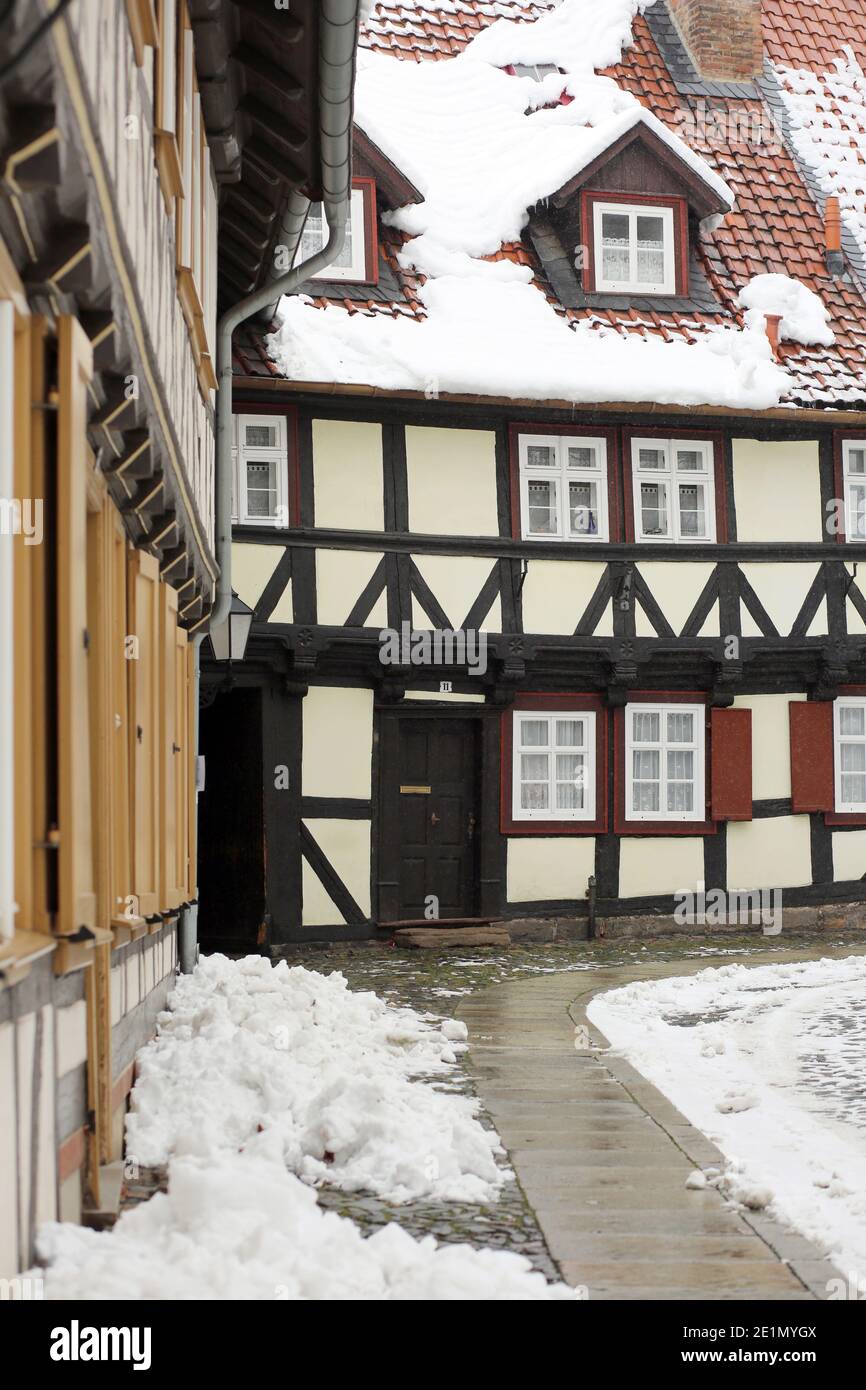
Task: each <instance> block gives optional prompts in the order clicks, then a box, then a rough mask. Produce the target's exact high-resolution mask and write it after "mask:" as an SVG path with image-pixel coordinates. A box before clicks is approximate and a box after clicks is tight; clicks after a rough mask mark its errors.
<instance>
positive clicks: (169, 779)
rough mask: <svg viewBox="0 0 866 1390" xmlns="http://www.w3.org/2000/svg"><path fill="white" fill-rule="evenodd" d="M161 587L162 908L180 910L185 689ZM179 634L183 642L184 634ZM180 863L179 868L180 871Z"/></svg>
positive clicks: (172, 615)
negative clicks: (181, 685)
mask: <svg viewBox="0 0 866 1390" xmlns="http://www.w3.org/2000/svg"><path fill="white" fill-rule="evenodd" d="M160 587H161V598H162V602H161V604H160V608H161V613H162V632H161V640H162V659H163V679H162V692H161V694H162V699H161V706H160V746H161V751H162V796H161V801H162V875H161V877H162V906H163V908H174V907H180V905H181V903H182V902H184V901H185V899H186V815H185V812H184V808H183V796H182V792H181V787H183V790H184V791H185V789H186V788H185V782H184V777H183V757H184V753H185V743H186V737H185V733H184V726H185V724H186V708H185V697H186V690H185V689H183V690H182V689H181V688H180V681H179V677H178V630H179V629H178V626H177V590H176V589H172V588H171V586H170V585H168V584H163V585H161V586H160ZM181 634H182V636H183V639H184V644H185V643H186V633H185V632H183V631H182V629H181ZM181 864H182V869H181Z"/></svg>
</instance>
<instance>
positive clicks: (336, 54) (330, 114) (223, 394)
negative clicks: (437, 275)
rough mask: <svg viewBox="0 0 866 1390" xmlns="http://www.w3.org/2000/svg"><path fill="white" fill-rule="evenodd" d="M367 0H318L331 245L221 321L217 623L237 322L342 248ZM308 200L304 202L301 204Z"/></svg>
mask: <svg viewBox="0 0 866 1390" xmlns="http://www.w3.org/2000/svg"><path fill="white" fill-rule="evenodd" d="M360 3H361V0H320V14H319V141H320V148H321V172H322V202H323V204H324V209H325V216H326V218H327V222H328V228H329V236H328V240H327V243H326V245H325V246H324V247H323V248H322V250H321V251H320V252H318V254H317V255H315V256H311V257H310V258H309V259H308V260H306V261H304V262H302V263H301V264H300V265H297V266H292V268H291V269H290V270H288V271H286V273H285V274H283V275H280V276H277V277H274V278H269V279H268V281H267V283H266V284H264V285H263V286H262V287H261V289H258V290H256V291H255V292H254V293H253V294H250V295H247V296H246V297H245V298H244V299H241V300H239V301H238V303H237V304H234V305H233V306H232V308H230V309H227V310H226V312H225V313H224V314H223V315H222V317H221V318H220V321H219V323H218V325H217V373H216V374H217V408H216V460H215V494H216V496H215V501H216V508H215V518H214V549H215V555H216V561H217V564H218V566H219V576H218V578H217V582H216V593H215V599H214V606H213V609H212V610H211V613H210V617H209V622H208V626H209V627H218V626H219V625H220V623H222V622H224V621H225V620H226V618H227V617H228V612H229V607H230V605H231V598H232V563H231V556H232V466H231V465H232V336H233V334H234V331H235V329H236V328H237V327H238V325H239V324H241V323H243V322H244V320H245V319H248V318H251V317H252V315H253V314H257V313H260V312H261V311H262V310H263V309H266V308H268V307H269V306H274V305H275V304H276V303H277V301H278V300H279V298H280V297H281V296H282V295H284V294H291V292H292V290H293V289H295V288H296V287H297V286H298V285H300V284H303V282H304V281H305V280H307V279H309V277H310V276H311V275H315V274H317V273H318V272H319V271H320V270H325V269H326V268H327V266H329V265H330V264H331V263H332V261H334V259H335V258H336V257H337V256H338V255H339V254H340V251H341V250H342V247H343V242H344V240H345V237H346V219H347V217H348V214H349V197H350V192H351V187H352V103H353V94H354V85H355V53H356V50H357V42H358V23H359V9H360ZM302 204H303V206H302ZM308 208H309V199H307V198H303V197H295V198H293V199H290V202H289V209H288V211H287V214H286V216H285V217H284V220H283V229H284V230H285V232H286V235H287V237H289V236H291V237H293V238H294V242H293V244H290V243H288V242H287V245H288V246H290V255H291V258H292V259H294V255H295V251H296V250H297V246H298V242H299V240H300V234H301V231H302V230H303V223H304V219H305V217H306V214H307V209H308ZM204 635H205V634H204V633H198V634H197V636H196V637H195V639H194V646H195V674H194V681H195V701H194V708H195V720H196V727H195V731H194V741H193V746H194V747H195V748H196V749H198V686H199V658H200V654H201V644H202V641H203V639H204ZM197 935H198V905H197V904H193V905H192V906H191V907H189V908H187V910H186V911H185V912H184V913H183V915H182V917H181V923H180V928H179V933H178V936H179V959H180V968H181V970H182V971H183V973H184V974H189V972H190V971H192V970H193V969H194V968H195V960H196V955H197Z"/></svg>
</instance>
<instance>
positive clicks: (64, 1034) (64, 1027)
mask: <svg viewBox="0 0 866 1390" xmlns="http://www.w3.org/2000/svg"><path fill="white" fill-rule="evenodd" d="M86 1061H87V1004H86V1002H85V1000H84V999H77V1000H76V1001H75V1003H74V1004H68V1005H67V1006H66V1008H64V1009H58V1010H57V1075H58V1076H64V1075H65V1073H66V1072H68V1071H71V1070H72V1068H73V1067H80V1066H81V1064H82V1062H86Z"/></svg>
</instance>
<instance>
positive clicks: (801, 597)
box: [740, 562, 827, 637]
mask: <svg viewBox="0 0 866 1390" xmlns="http://www.w3.org/2000/svg"><path fill="white" fill-rule="evenodd" d="M740 569H741V571H742V573H743V574H744V575H745V577H746V579H748V581H749V583H750V584H751V586H752V588H753V589H754V591H755V593H756V594H757V595H758V598H759V599H760V600H761V603H762V604H763V605H764V608H765V609H766V611H767V613H768V614H769V616H770V617H771V618H772V620H773V622H774V623H775V625H776V628H777V629H778V631H779V632H780V633H781V634H782V636H783V637H787V635H788V634H789V632H790V631H791V628H792V627H793V626H794V623H795V622H796V620H797V615H798V613H799V612H800V609H801V608H802V607H803V604H804V602H805V600H806V595H807V593H808V592H809V587H810V585H811V583H812V580H813V579H814V578H815V575H816V574H817V573H818V565H796V564H790V563H789V564H779V565H776V564H772V563H768V564H764V563H757V562H756V563H754V564H753V563H748V564H744V565H740ZM740 615H741V619H742V628H743V636H744V637H759V636H760V635H761V629H760V628H759V627H758V625H757V623H756V622H755V620H754V618H753V617H752V615H751V613H750V612H749V610H748V609H747V608H746V605H745V603H744V602H743V600H742V599H741V600H740ZM821 616H822V614H821V609H820V607H819V609H818V612H817V613H816V614H815V618H814V619H813V621H812V623H811V625H810V628H809V631H810V632H811V633H812V634H813V636H818V635H821V632H820V629H821ZM823 620H824V621H823V632H824V633H826V631H827V610H826V608H825V609H824V611H823Z"/></svg>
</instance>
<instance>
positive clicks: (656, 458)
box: [637, 449, 667, 468]
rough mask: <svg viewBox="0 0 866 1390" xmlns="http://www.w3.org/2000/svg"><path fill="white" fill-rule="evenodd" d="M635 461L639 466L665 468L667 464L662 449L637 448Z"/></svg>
mask: <svg viewBox="0 0 866 1390" xmlns="http://www.w3.org/2000/svg"><path fill="white" fill-rule="evenodd" d="M637 462H638V467H639V468H665V467H666V466H667V461H666V459H665V451H664V449H638V451H637Z"/></svg>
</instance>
